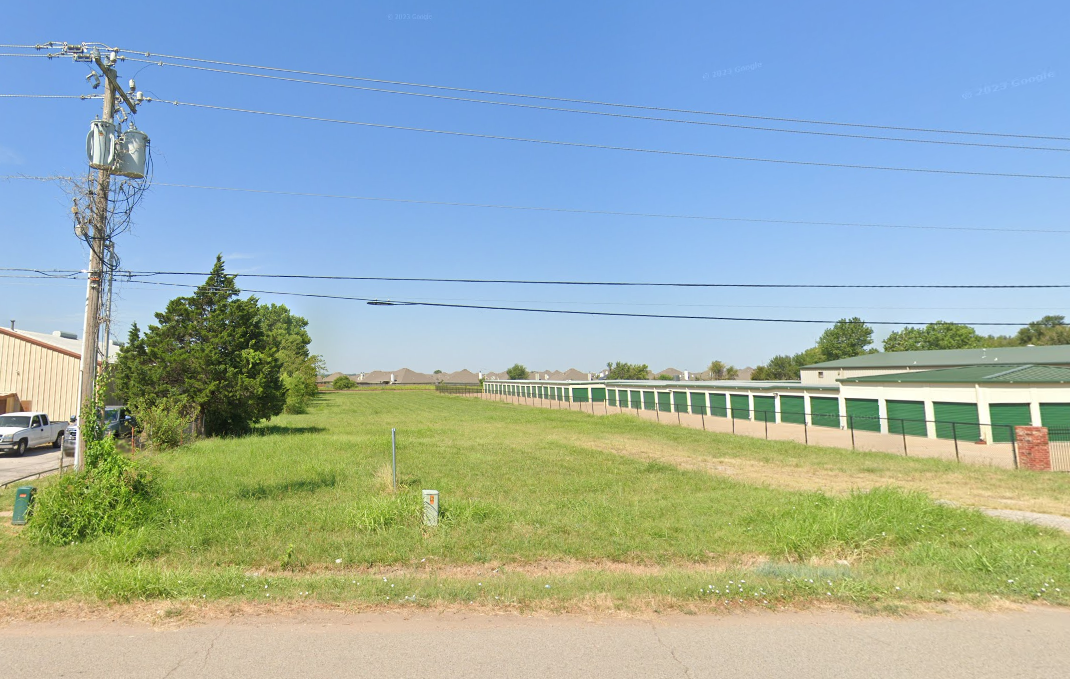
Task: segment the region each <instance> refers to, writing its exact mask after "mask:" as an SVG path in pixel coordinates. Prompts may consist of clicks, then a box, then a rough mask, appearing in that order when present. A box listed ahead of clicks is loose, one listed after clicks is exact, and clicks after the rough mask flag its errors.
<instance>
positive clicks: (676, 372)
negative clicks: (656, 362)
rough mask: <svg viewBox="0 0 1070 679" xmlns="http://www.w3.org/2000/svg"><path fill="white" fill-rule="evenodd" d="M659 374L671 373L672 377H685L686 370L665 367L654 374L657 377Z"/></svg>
mask: <svg viewBox="0 0 1070 679" xmlns="http://www.w3.org/2000/svg"><path fill="white" fill-rule="evenodd" d="M658 375H669V376H670V377H683V376H684V371H683V370H677V369H676V368H665V369H664V370H662V371H661V372H659V373H655V374H654V376H655V377H657V376H658Z"/></svg>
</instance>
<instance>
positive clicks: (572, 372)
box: [551, 368, 588, 382]
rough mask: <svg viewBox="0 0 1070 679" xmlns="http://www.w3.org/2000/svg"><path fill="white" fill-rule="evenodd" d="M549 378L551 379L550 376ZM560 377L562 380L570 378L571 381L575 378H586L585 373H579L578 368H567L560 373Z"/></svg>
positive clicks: (575, 379)
mask: <svg viewBox="0 0 1070 679" xmlns="http://www.w3.org/2000/svg"><path fill="white" fill-rule="evenodd" d="M551 379H553V377H551ZM561 379H563V380H572V381H574V382H575V381H577V380H586V379H588V378H587V373H581V372H580V371H579V370H576V369H575V368H569V369H568V370H566V371H565V372H564V373H562V377H561Z"/></svg>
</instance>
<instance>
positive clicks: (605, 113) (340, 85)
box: [127, 59, 1070, 152]
mask: <svg viewBox="0 0 1070 679" xmlns="http://www.w3.org/2000/svg"><path fill="white" fill-rule="evenodd" d="M127 61H136V62H141V63H146V64H151V65H155V66H174V67H176V68H186V69H193V70H197V71H206V72H210V73H222V74H227V75H240V76H246V77H250V78H263V79H268V80H278V81H283V82H292V83H301V84H306V85H323V86H326V87H337V88H342V89H351V90H360V91H364V92H380V93H385V94H399V95H404V96H410V97H424V98H429V99H441V100H446V101H459V102H466V103H474V104H489V105H493V106H508V107H513V108H524V109H534V110H539V111H553V112H558V113H579V114H583V115H592V116H606V117H610V118H623V119H628V120H645V121H652V122H662V123H679V124H684V125H702V126H708V127H721V128H731V129H739V130H755V131H760V132H782V133H786V134H806V135H815V136H822V137H839V138H846V139H865V140H870V141H897V142H909V143H915V144H938V145H947V146H970V147H979V148H996V149H1016V150H1024V151H1062V152H1070V149H1068V148H1056V147H1051V146H1021V145H1015V144H987V143H982V142H969V141H949V140H944V139H913V138H908V137H884V136H878V135H866V134H847V133H844V132H824V131H820V130H791V129H783V128H778V127H763V126H757V125H740V124H735V123H719V122H712V121H708V120H682V119H679V118H660V117H654V116H641V115H632V114H627V113H612V112H609V111H591V110H582V109H575V108H562V107H557V106H539V105H537V104H521V103H518V102H513V101H490V100H487V99H471V98H467V97H453V96H447V95H442V94H428V93H426V92H405V91H402V90H388V89H383V88H379V87H366V86H363V85H348V84H345V83H332V82H325V81H322V80H307V79H303V78H288V77H285V76H277V75H268V74H265V73H249V72H244V71H232V70H227V69H220V68H209V67H206V66H193V65H190V64H172V63H167V62H163V61H153V60H151V59H127Z"/></svg>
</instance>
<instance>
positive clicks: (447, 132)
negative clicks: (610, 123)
mask: <svg viewBox="0 0 1070 679" xmlns="http://www.w3.org/2000/svg"><path fill="white" fill-rule="evenodd" d="M145 100H146V101H159V102H164V103H167V104H173V105H175V106H188V107H193V108H201V109H209V110H213V111H231V112H235V113H249V114H253V115H262V116H271V117H277V118H289V119H292V120H308V121H314V122H322V123H335V124H340V125H356V126H360V127H372V128H378V129H384V130H402V131H406V132H424V133H429V134H442V135H449V136H455V137H465V138H469V139H493V140H496V141H517V142H524V143H528V144H544V145H547V146H567V147H572V148H585V149H599V150H603V151H627V152H630V153H647V154H654V155H665V156H679V157H686V158H707V159H714V160H739V161H746V162H754V163H773V164H779V165H800V166H806V167H833V168H842V169H851V170H882V171H886V172H914V173H922V174H940V175H965V176H972V177H1010V178H1015V179H1058V180H1067V179H1070V176H1067V175H1045V174H1028V173H1020V172H982V171H979V170H946V169H937V168H917V167H895V166H889V165H853V164H849V163H827V162H820V161H815V160H786V159H782V158H758V157H750V156H729V155H723V154H715V153H699V152H697V151H668V150H665V149H645V148H639V147H634V146H612V145H607V144H588V143H583V142H573V141H556V140H550V139H531V138H527V137H509V136H504V135H496V134H482V133H477V132H458V131H455V130H435V129H431V128H424V127H408V126H404V125H386V124H384V123H368V122H361V121H356V120H340V119H337V118H322V117H319V116H305V115H298V114H295V113H278V112H272V111H258V110H255V109H247V108H235V107H232V106H215V105H212V104H195V103H191V102H183V101H175V100H167V99H157V98H148V97H146V99H145Z"/></svg>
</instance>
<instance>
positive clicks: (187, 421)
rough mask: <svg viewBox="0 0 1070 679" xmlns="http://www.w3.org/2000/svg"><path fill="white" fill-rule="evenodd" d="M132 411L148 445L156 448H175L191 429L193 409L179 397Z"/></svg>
mask: <svg viewBox="0 0 1070 679" xmlns="http://www.w3.org/2000/svg"><path fill="white" fill-rule="evenodd" d="M134 412H135V414H136V415H137V420H138V424H139V425H140V426H141V430H142V431H143V432H144V434H145V436H146V437H147V438H148V440H149V445H150V446H152V447H153V448H155V449H157V450H167V449H168V448H177V447H178V446H180V445H182V441H183V438H184V437H186V436H189V435H190V432H192V430H193V418H194V410H193V408H192V407H190V405H189V404H188V403H186V401H184V400H181V399H162V400H160V401H157V402H156V403H154V404H153V405H151V406H142V407H135V408H134Z"/></svg>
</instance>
